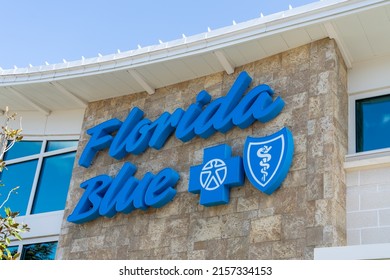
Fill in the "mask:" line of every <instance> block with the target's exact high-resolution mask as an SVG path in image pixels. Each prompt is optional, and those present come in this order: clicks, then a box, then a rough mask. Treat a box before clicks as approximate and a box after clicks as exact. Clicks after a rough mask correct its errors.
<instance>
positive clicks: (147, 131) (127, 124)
mask: <svg viewBox="0 0 390 280" xmlns="http://www.w3.org/2000/svg"><path fill="white" fill-rule="evenodd" d="M251 81H252V78H251V77H250V76H249V75H248V74H247V73H246V72H241V73H240V75H239V76H238V78H237V79H236V81H235V82H234V84H233V86H232V87H231V89H230V90H229V92H228V93H227V94H226V96H223V97H220V98H217V99H215V100H214V101H212V102H211V96H210V94H209V93H207V92H206V91H204V90H203V91H201V92H199V93H198V95H197V97H196V103H194V104H191V105H190V106H189V107H188V108H187V110H186V111H184V110H183V109H181V108H178V109H176V110H175V111H174V112H173V113H172V114H171V113H168V112H164V113H163V114H162V115H161V116H160V117H158V118H157V119H156V120H155V121H151V120H149V119H147V118H144V112H143V111H142V110H141V109H139V108H137V107H134V108H133V109H132V110H131V111H130V112H129V114H128V116H127V118H126V119H125V120H124V121H123V122H122V121H120V120H118V119H116V118H114V119H110V120H107V121H105V122H103V123H100V124H99V125H97V126H95V127H93V128H91V129H89V130H87V133H88V134H89V135H91V138H90V140H89V141H88V143H87V145H86V147H85V149H84V151H83V153H82V154H81V157H80V160H79V165H81V166H84V167H89V166H90V165H91V164H92V160H93V159H94V157H95V156H96V154H97V152H98V151H100V150H103V149H105V148H109V155H110V156H111V157H113V158H115V159H117V160H120V159H122V158H124V157H125V156H126V155H128V154H134V155H138V154H141V153H143V152H144V151H145V150H146V149H147V148H148V147H151V148H154V149H157V150H159V149H161V148H162V147H163V146H164V144H165V143H166V141H167V139H168V138H169V137H170V136H171V135H172V134H173V133H175V136H176V138H178V139H180V140H181V141H183V142H187V141H190V140H191V139H193V138H194V137H195V136H200V137H202V138H208V137H210V136H211V135H213V134H214V133H215V132H217V131H219V132H221V133H226V132H227V131H229V130H230V129H231V128H232V127H233V126H238V127H240V128H242V129H243V128H246V127H248V126H250V125H251V124H252V123H253V122H254V121H256V120H258V121H260V122H263V123H265V122H268V121H270V120H272V119H273V118H275V117H276V116H277V115H278V114H279V113H280V112H281V110H282V109H283V107H284V101H283V100H282V99H281V98H280V97H277V98H276V99H275V100H273V99H272V95H273V94H274V92H273V90H272V89H271V88H270V87H269V86H268V85H265V84H263V85H259V86H256V87H254V88H253V89H251V90H250V91H249V92H248V93H247V94H246V95H244V93H245V92H246V90H247V88H248V86H249V84H250V83H251ZM210 102H211V103H210Z"/></svg>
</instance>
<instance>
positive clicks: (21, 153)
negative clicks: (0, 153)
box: [4, 141, 42, 160]
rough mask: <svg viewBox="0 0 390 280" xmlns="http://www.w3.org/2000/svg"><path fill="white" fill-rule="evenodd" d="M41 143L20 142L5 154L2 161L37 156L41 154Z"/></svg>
mask: <svg viewBox="0 0 390 280" xmlns="http://www.w3.org/2000/svg"><path fill="white" fill-rule="evenodd" d="M41 146H42V142H41V141H20V142H16V143H15V144H14V145H13V147H12V148H11V149H10V150H9V151H8V152H6V153H5V155H4V160H10V159H15V158H20V157H25V156H31V155H35V154H39V153H40V152H41Z"/></svg>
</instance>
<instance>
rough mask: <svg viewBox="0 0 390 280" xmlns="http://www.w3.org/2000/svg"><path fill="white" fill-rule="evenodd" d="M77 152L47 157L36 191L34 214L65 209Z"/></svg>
mask: <svg viewBox="0 0 390 280" xmlns="http://www.w3.org/2000/svg"><path fill="white" fill-rule="evenodd" d="M75 155H76V152H72V153H66V154H61V155H56V156H52V157H47V158H45V159H44V160H43V164H42V170H41V175H40V177H39V181H38V186H37V190H36V193H35V198H34V204H33V208H32V214H37V213H43V212H49V211H56V210H63V209H64V208H65V202H66V196H67V194H68V188H69V183H70V178H71V176H72V169H73V162H74V158H75Z"/></svg>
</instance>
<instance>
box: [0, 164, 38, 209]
mask: <svg viewBox="0 0 390 280" xmlns="http://www.w3.org/2000/svg"><path fill="white" fill-rule="evenodd" d="M37 163H38V160H30V161H25V162H21V163H15V164H11V165H7V169H5V170H3V172H1V173H0V174H1V175H0V180H1V183H2V184H3V185H4V186H3V187H1V188H0V193H1V196H0V202H1V203H2V202H3V201H5V199H6V198H7V195H8V193H9V192H10V191H11V189H13V188H14V187H17V186H19V189H17V190H16V192H13V193H12V194H11V195H10V198H9V200H8V201H7V203H6V204H5V205H4V207H9V208H11V211H12V212H19V213H20V216H23V215H25V214H26V210H27V205H28V201H29V198H30V193H31V188H32V185H33V182H34V175H35V170H36V167H37ZM1 211H2V213H1V214H2V215H4V209H2V210H1Z"/></svg>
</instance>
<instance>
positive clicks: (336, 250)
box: [314, 243, 390, 260]
mask: <svg viewBox="0 0 390 280" xmlns="http://www.w3.org/2000/svg"><path fill="white" fill-rule="evenodd" d="M314 259H315V260H375V259H390V243H382V244H366V245H354V246H344V247H327V248H315V249H314Z"/></svg>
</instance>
